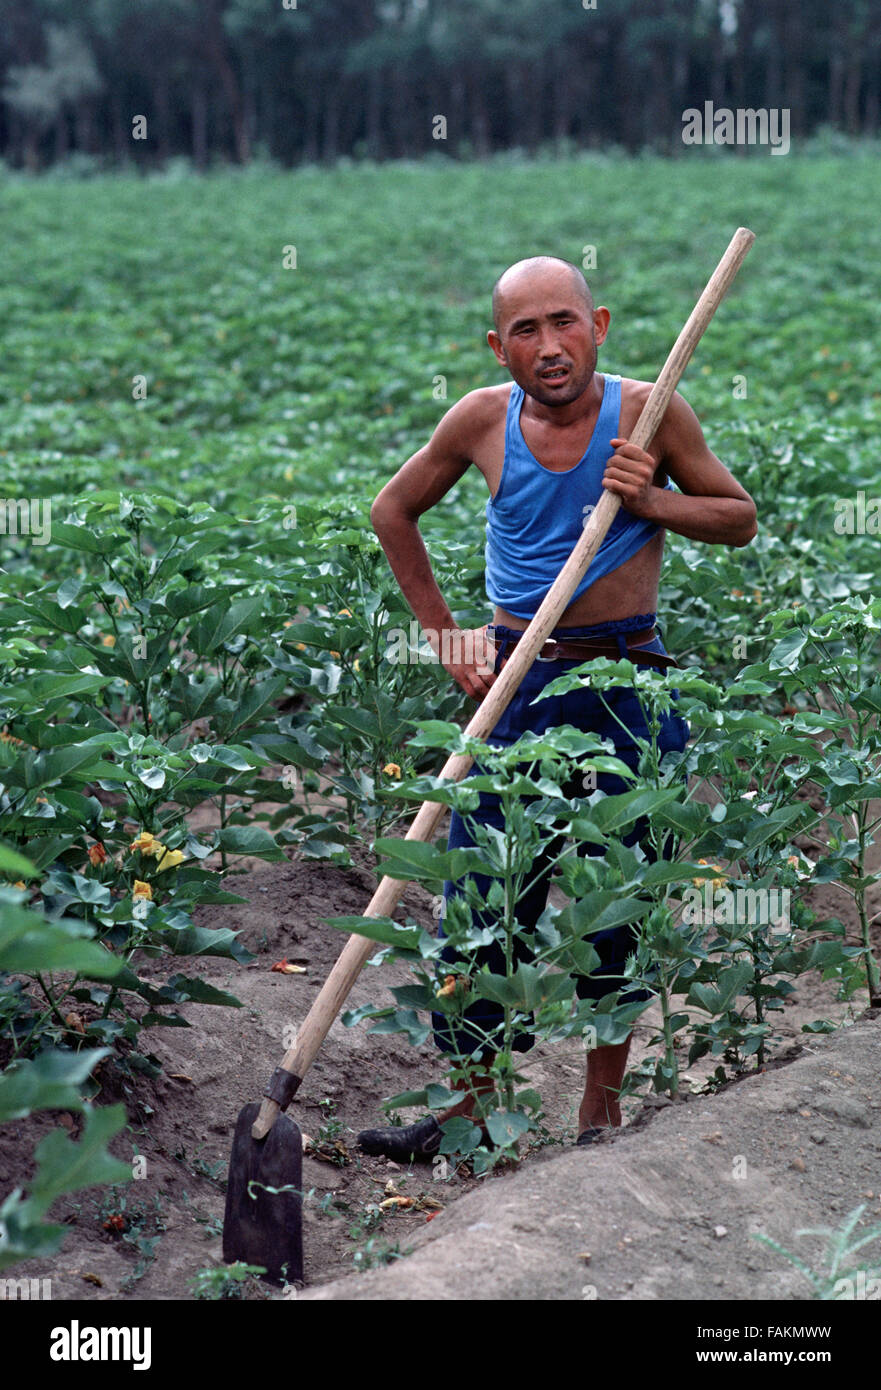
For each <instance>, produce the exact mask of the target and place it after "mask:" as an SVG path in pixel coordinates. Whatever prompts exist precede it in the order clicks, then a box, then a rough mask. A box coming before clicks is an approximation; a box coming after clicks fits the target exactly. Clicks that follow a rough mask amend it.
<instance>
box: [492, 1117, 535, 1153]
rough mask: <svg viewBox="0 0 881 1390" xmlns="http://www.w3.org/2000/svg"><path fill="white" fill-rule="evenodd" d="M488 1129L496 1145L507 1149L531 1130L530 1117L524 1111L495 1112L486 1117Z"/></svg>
mask: <svg viewBox="0 0 881 1390" xmlns="http://www.w3.org/2000/svg"><path fill="white" fill-rule="evenodd" d="M486 1128H487V1131H488V1133H489V1137H490V1139H491V1140H492V1141H493V1143H494V1144H496V1145H497V1146H498V1147H499V1148H507V1147H508V1146H509V1145H510V1144H515V1143H516V1142H517V1140H518V1139H519V1138H520V1136H521V1134H525V1133H526V1131H527V1130H528V1129H529V1116H528V1115H526V1114H524V1112H523V1111H522V1110H493V1111H492V1112H491V1113H490V1114H489V1115H487V1117H486Z"/></svg>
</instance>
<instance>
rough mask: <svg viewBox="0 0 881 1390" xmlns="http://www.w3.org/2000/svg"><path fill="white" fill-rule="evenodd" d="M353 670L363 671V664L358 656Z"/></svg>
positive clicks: (353, 663) (353, 664)
mask: <svg viewBox="0 0 881 1390" xmlns="http://www.w3.org/2000/svg"><path fill="white" fill-rule="evenodd" d="M352 669H353V670H355V671H360V670H361V663H360V661H359V660H358V658H357V656H356V657H355V660H354V661H353V662H352Z"/></svg>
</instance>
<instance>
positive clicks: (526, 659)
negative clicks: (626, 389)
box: [251, 227, 755, 1139]
mask: <svg viewBox="0 0 881 1390" xmlns="http://www.w3.org/2000/svg"><path fill="white" fill-rule="evenodd" d="M754 241H755V234H754V233H753V232H751V231H749V230H748V228H746V227H739V228H738V229H737V231H736V232H735V233H734V236H733V237H732V238H731V241H730V243H729V245H728V249H727V250H726V252H725V254H724V256H723V257H722V259H721V260H720V262H719V264H718V265H717V266H716V269H715V270H714V271H713V274H712V275H711V277H710V279H709V281H708V282H707V286H706V289H705V290H704V292H703V294H702V295H701V297H700V299H699V300H698V301H697V303H696V304H695V306H694V308H693V310H692V311H691V315H690V317H689V319H688V322H687V323H686V325H685V327H684V328H683V330H682V332H681V333H680V334H679V337H678V338H677V339H676V342H675V343H674V344H673V348H672V350H671V352H670V355H669V357H668V358H667V361H666V362H665V363H664V367H663V370H662V371H661V374H660V376H659V377H658V379H657V381H656V382H655V384H654V386H653V387H652V390H651V393H650V395H649V398H648V400H647V401H646V403H645V406H644V407H643V410H642V413H641V415H640V417H639V419H638V421H637V422H636V427H635V428H634V430H633V431H632V432H631V435H630V442H631V443H632V444H635V445H636V446H637V448H640V449H645V448H647V447H648V445H649V444H650V442H651V440H652V437H653V435H654V433H655V431H656V429H657V428H658V425H659V424H660V423H661V420H662V419H663V417H664V412H665V411H666V409H667V406H668V405H669V404H670V400H671V397H672V395H673V392H674V391H675V390H676V387H677V385H678V383H679V378H680V377H681V376H682V373H683V372H684V371H685V368H686V366H687V365H688V361H689V359H690V357H691V354H692V353H693V352H694V349H695V348H696V346H697V344H698V342H699V341H700V338H701V336H702V334H703V332H704V330H705V329H706V328H707V326H708V324H709V322H710V320H711V319H712V317H713V315H714V314H715V312H716V310H717V309H718V307H719V305H720V304H721V302H722V299H723V298H724V296H725V293H726V291H727V290H728V287H729V286H730V284H731V282H732V280H733V279H734V277H735V275H736V274H737V272H738V270H739V269H740V267H741V265H742V264H743V261H744V258H745V257H746V254H747V252H748V251H749V249H750V247H751V246H752V244H753V242H754ZM620 505H621V499H620V497H618V496H617V494H616V493H614V492H609V491H608V489H604V490H603V495H602V497H601V498H600V500H599V502H598V503H597V506H596V507H595V509H594V511H593V512H592V513H591V516H590V519H589V520H588V523H587V525H586V526H585V528H584V531H583V532H582V534H581V536H580V537H579V539H578V542H577V544H576V546H575V548H574V550H573V551H572V554H571V555H570V556H569V559H568V560H567V561H566V563H565V565H564V566H563V568H562V570H561V571H560V573H559V574H558V575H557V578H556V580H555V581H554V583H553V585H552V587H551V588H550V590H549V591H548V593H547V595H546V596H545V598H544V600H543V602H542V604H541V606H540V608H539V609H538V612H537V613H536V615H535V617H534V618H533V619H532V621H531V622H530V624H529V626H528V627H527V629H526V631H525V632H524V634H523V636H522V637H521V638H520V640H519V642H517V644H516V645H515V647H514V650H513V652H512V654H511V656H510V657H509V658H508V660H507V662H506V663H505V666H504V668H503V670H502V672H501V674H500V675H499V678H498V680H496V681H495V683H494V684H493V686H492V688H491V689H490V692H489V694H488V695H487V696H486V698H485V699H484V700H483V702H482V703H481V705H480V707H479V709H478V710H477V712H476V713H475V715H474V717H473V718H472V719H471V721H470V722H469V724H468V726H467V728H466V729H465V733H466V734H468V735H470V736H471V737H472V738H478V739H486V738H487V737H488V735H489V734H490V733H491V732H492V730H493V729H494V728H495V726H496V724H497V723H498V721H499V718H500V717H501V715H502V714H503V713H504V711H505V710H506V709H507V707H508V705H509V704H510V702H511V700H512V699H513V696H514V694H515V692H516V690H517V688H518V686H519V685H520V682H521V681H522V679H523V677H524V675H525V674H526V672H527V670H528V669H529V667H530V666H531V665H532V663H533V661H534V660H535V657H536V655H537V654H538V652H539V651H540V650H541V648H542V646H543V645H544V643H545V641H546V639H547V638H548V636H549V635H550V633H551V632H552V630H553V629H554V628H555V627H556V625H557V623H558V621H559V619H560V617H561V615H562V613H563V612H564V611H565V609H566V608H567V607H568V605H569V602H570V600H571V598H572V595H573V594H574V592H575V590H576V589H577V587H578V585H579V584H580V582H581V580H582V578H583V577H584V575H585V573H586V571H587V568H588V565H589V564H590V562H591V560H592V559H593V558H594V556H595V555H596V553H597V551H598V550H599V548H600V545H601V544H602V541H603V539H604V537H605V535H606V532H607V531H608V529H609V527H610V526H611V524H612V521H613V520H614V518H615V514H616V512H617V511H618V508H619V507H620ZM473 761H474V759H473V758H471V757H468V756H467V755H466V754H464V753H459V754H454V755H453V756H452V757H451V758H448V759H447V761H446V763H445V764H444V767H443V770H442V771H441V774H440V775H441V777H445V778H447V779H448V780H449V781H451V782H458V781H460V779H461V778H463V777H464V776H465V774H466V773H467V772H468V770H469V768H470V767H471V765H472V763H473ZM445 810H446V807H445V806H444V804H443V803H442V802H440V801H426V802H424V803H423V805H422V806H421V808H420V810H419V812H418V813H417V815H416V817H415V819H414V821H413V824H412V825H411V826H410V829H409V830H408V831H407V836H406V838H407V839H408V840H422V841H428V840H430V839H431V838H432V836H433V835H434V832H435V830H436V829H437V826H438V823H439V822H440V820H441V817H442V816H443V814H444V811H445ZM406 886H407V884H406V883H405V882H403V881H402V880H401V879H396V878H389V877H388V876H386V877H385V878H383V880H382V882H381V883H380V884H379V887H378V888H377V890H376V892H375V893H374V895H373V897H372V898H371V899H370V902H369V904H368V906H367V907H366V908H365V910H364V916H365V917H389V916H390V915H391V913H392V912H393V911H394V908H395V906H396V905H397V902H398V900H399V898H400V897H401V894H402V893H403V892H404V889H405V888H406ZM374 950H376V942H375V941H370V940H369V939H367V938H365V937H363V936H358V935H357V934H353V935H352V936H350V937H349V940H348V941H347V942H346V945H345V946H344V947H343V949H342V951H341V952H340V955H339V957H338V959H337V961H336V964H335V965H334V967H333V969H332V970H331V972H330V974H329V975H328V977H327V980H326V981H325V983H324V985H323V986H322V989H321V991H320V993H319V994H318V996H317V998H316V999H315V1002H314V1003H313V1005H312V1007H311V1009H310V1010H309V1013H308V1014H307V1016H306V1018H305V1020H304V1022H303V1025H302V1027H301V1028H300V1030H299V1034H298V1037H297V1040H296V1042H295V1043H294V1046H293V1047H291V1048H290V1049H289V1050H288V1051H287V1052H286V1053H285V1055H284V1058H283V1060H282V1063H281V1071H284V1072H287V1073H289V1074H290V1080H288V1078H282V1082H283V1089H284V1092H285V1095H286V1100H285V1102H284V1103H285V1104H286V1103H287V1101H289V1100H290V1098H291V1097H292V1096H293V1095H294V1094H295V1092H296V1090H297V1087H298V1086H299V1084H300V1082H301V1081H302V1079H303V1077H304V1076H305V1075H306V1072H307V1071H308V1070H309V1067H310V1066H311V1065H312V1063H313V1062H314V1060H315V1057H316V1056H317V1054H318V1050H319V1048H320V1047H321V1044H322V1043H323V1041H324V1039H325V1037H326V1036H327V1033H328V1032H329V1030H330V1027H331V1024H332V1023H333V1021H334V1019H335V1018H336V1016H337V1014H338V1013H339V1011H340V1009H341V1008H342V1006H343V1004H344V1003H345V1001H346V998H347V996H348V994H349V991H350V990H351V988H352V985H353V984H354V982H355V980H356V978H357V976H358V974H359V973H360V971H361V968H362V967H363V965H364V963H365V961H366V960H367V959H368V957H369V956H370V954H371V952H372V951H374ZM276 1075H278V1073H276ZM281 1109H282V1106H281V1105H279V1103H278V1102H277V1101H275V1100H271V1099H269V1097H268V1096H265V1097H264V1098H263V1101H262V1103H261V1106H260V1112H259V1114H258V1116H257V1119H256V1120H255V1122H254V1125H253V1127H252V1130H251V1134H252V1136H253V1138H254V1139H262V1138H264V1136H265V1135H266V1134H268V1133H269V1130H270V1129H271V1128H272V1126H273V1124H274V1123H275V1120H276V1117H277V1116H278V1114H279V1112H280V1110H281Z"/></svg>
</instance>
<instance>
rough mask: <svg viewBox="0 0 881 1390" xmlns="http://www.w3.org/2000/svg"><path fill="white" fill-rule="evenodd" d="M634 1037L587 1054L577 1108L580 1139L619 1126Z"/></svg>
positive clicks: (587, 1141) (586, 1141)
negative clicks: (592, 1132) (623, 1091)
mask: <svg viewBox="0 0 881 1390" xmlns="http://www.w3.org/2000/svg"><path fill="white" fill-rule="evenodd" d="M632 1037H633V1034H632V1033H631V1034H630V1037H628V1038H627V1039H626V1040H625V1041H624V1042H623V1043H615V1044H613V1045H611V1046H608V1047H597V1048H594V1049H593V1051H591V1052H589V1053H588V1054H587V1075H586V1078H585V1087H584V1098H583V1100H582V1102H581V1105H580V1107H579V1110H578V1134H579V1141H578V1142H579V1143H580V1142H581V1137H582V1136H583V1135H585V1134H587V1133H589V1132H590V1131H592V1130H594V1131H596V1130H603V1129H618V1128H619V1127H620V1124H621V1106H620V1104H619V1101H618V1094H619V1092H620V1090H621V1083H622V1081H623V1080H624V1072H625V1071H626V1069H627V1055H628V1053H629V1051H630V1042H631V1039H632ZM589 1142H591V1141H590V1140H587V1139H585V1140H584V1143H589Z"/></svg>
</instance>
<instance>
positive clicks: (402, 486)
mask: <svg viewBox="0 0 881 1390" xmlns="http://www.w3.org/2000/svg"><path fill="white" fill-rule="evenodd" d="M481 398H482V399H481ZM487 404H488V403H487V401H486V396H485V393H484V392H482V391H473V392H470V393H469V395H467V396H464V397H463V398H462V400H461V401H458V402H457V403H456V404H455V405H454V406H453V407H452V409H451V410H448V411H447V413H446V415H444V417H443V419H442V420H441V421H440V423H439V424H438V426H437V428H436V430H435V431H434V434H433V435H432V437H431V439H430V440H429V442H428V443H427V444H426V445H425V446H424V447H423V448H422V449H419V450H418V451H417V452H416V453H415V454H414V455H413V456H412V458H409V459H408V460H407V462H406V463H405V464H403V466H402V467H401V468H399V469H398V472H397V473H396V474H395V476H394V477H393V478H391V479H390V480H389V482H387V483H386V485H385V487H384V488H383V489H382V491H381V492H380V494H379V496H378V497H377V498H376V501H375V502H374V503H373V506H372V507H371V509H370V520H371V522H372V523H373V529H374V530H375V532H376V534H377V536H378V537H379V541H380V544H381V545H382V548H383V550H384V551H385V553H386V556H387V557H388V562H389V564H390V565H391V568H392V572H393V574H394V576H395V578H396V579H397V581H398V583H399V584H400V586H401V592H402V593H403V595H404V597H405V599H406V600H407V602H408V603H409V605H410V607H411V608H412V610H413V612H414V614H415V615H416V617H417V619H418V620H419V623H420V625H421V627H422V629H423V632H425V634H426V636H427V637H428V640H429V641H430V642H431V644H432V646H433V647H434V648H435V650H436V651H437V653H438V655H439V656H440V657H441V659H442V662H443V665H444V668H445V669H446V670H447V671H448V672H449V673H450V675H451V676H452V677H453V678H454V680H456V681H457V682H458V684H459V685H460V686H461V687H462V689H463V690H465V691H466V692H467V694H469V695H473V696H474V698H475V699H478V700H482V699H483V697H484V695H485V694H486V693H487V691H488V690H489V688H490V686H491V685H492V683H493V681H494V679H495V676H494V674H493V672H492V666H491V659H490V656H489V653H488V652H487V651H486V650H485V643H482V641H481V639H480V638H479V637H476V636H475V637H472V639H471V643H470V651H469V650H468V645H467V644H465V649H464V650H462V649H461V648H462V644H461V643H460V649H459V650H458V651H457V650H456V648H455V644H451V643H449V641H448V643H447V650H442V649H441V648H442V645H443V643H444V634H446V635H447V638H448V639H449V638H450V637H452V635H453V634H454V633H456V632H457V631H458V629H457V626H456V622H455V619H454V618H453V615H452V613H451V612H450V609H449V606H448V604H447V602H446V600H445V598H444V596H443V594H442V593H441V591H440V589H439V588H438V585H437V581H436V580H435V577H434V573H433V572H432V568H431V562H430V560H429V558H428V552H427V550H426V549H425V542H424V541H423V539H422V536H421V534H420V531H419V526H418V520H419V517H420V516H421V515H422V513H423V512H426V511H428V510H429V508H430V507H433V506H435V504H436V503H437V502H439V501H440V499H441V498H442V497H443V496H444V495H445V494H446V493H447V492H449V491H450V488H452V487H453V486H454V485H455V484H456V483H457V482H458V481H459V479H460V478H461V477H462V476H463V475H464V474H465V473H466V472H467V470H468V468H469V467H470V465H471V457H470V455H471V450H472V447H473V443H474V440H475V437H476V436H477V435H478V434H479V433H480V431H481V430H482V429H485V428H486V425H487ZM477 648H479V650H478V649H477ZM445 656H448V657H449V656H456V657H465V658H468V657H472V658H473V659H471V660H468V659H464V660H462V659H457V660H451V659H446V660H445V659H444V657H445Z"/></svg>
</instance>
